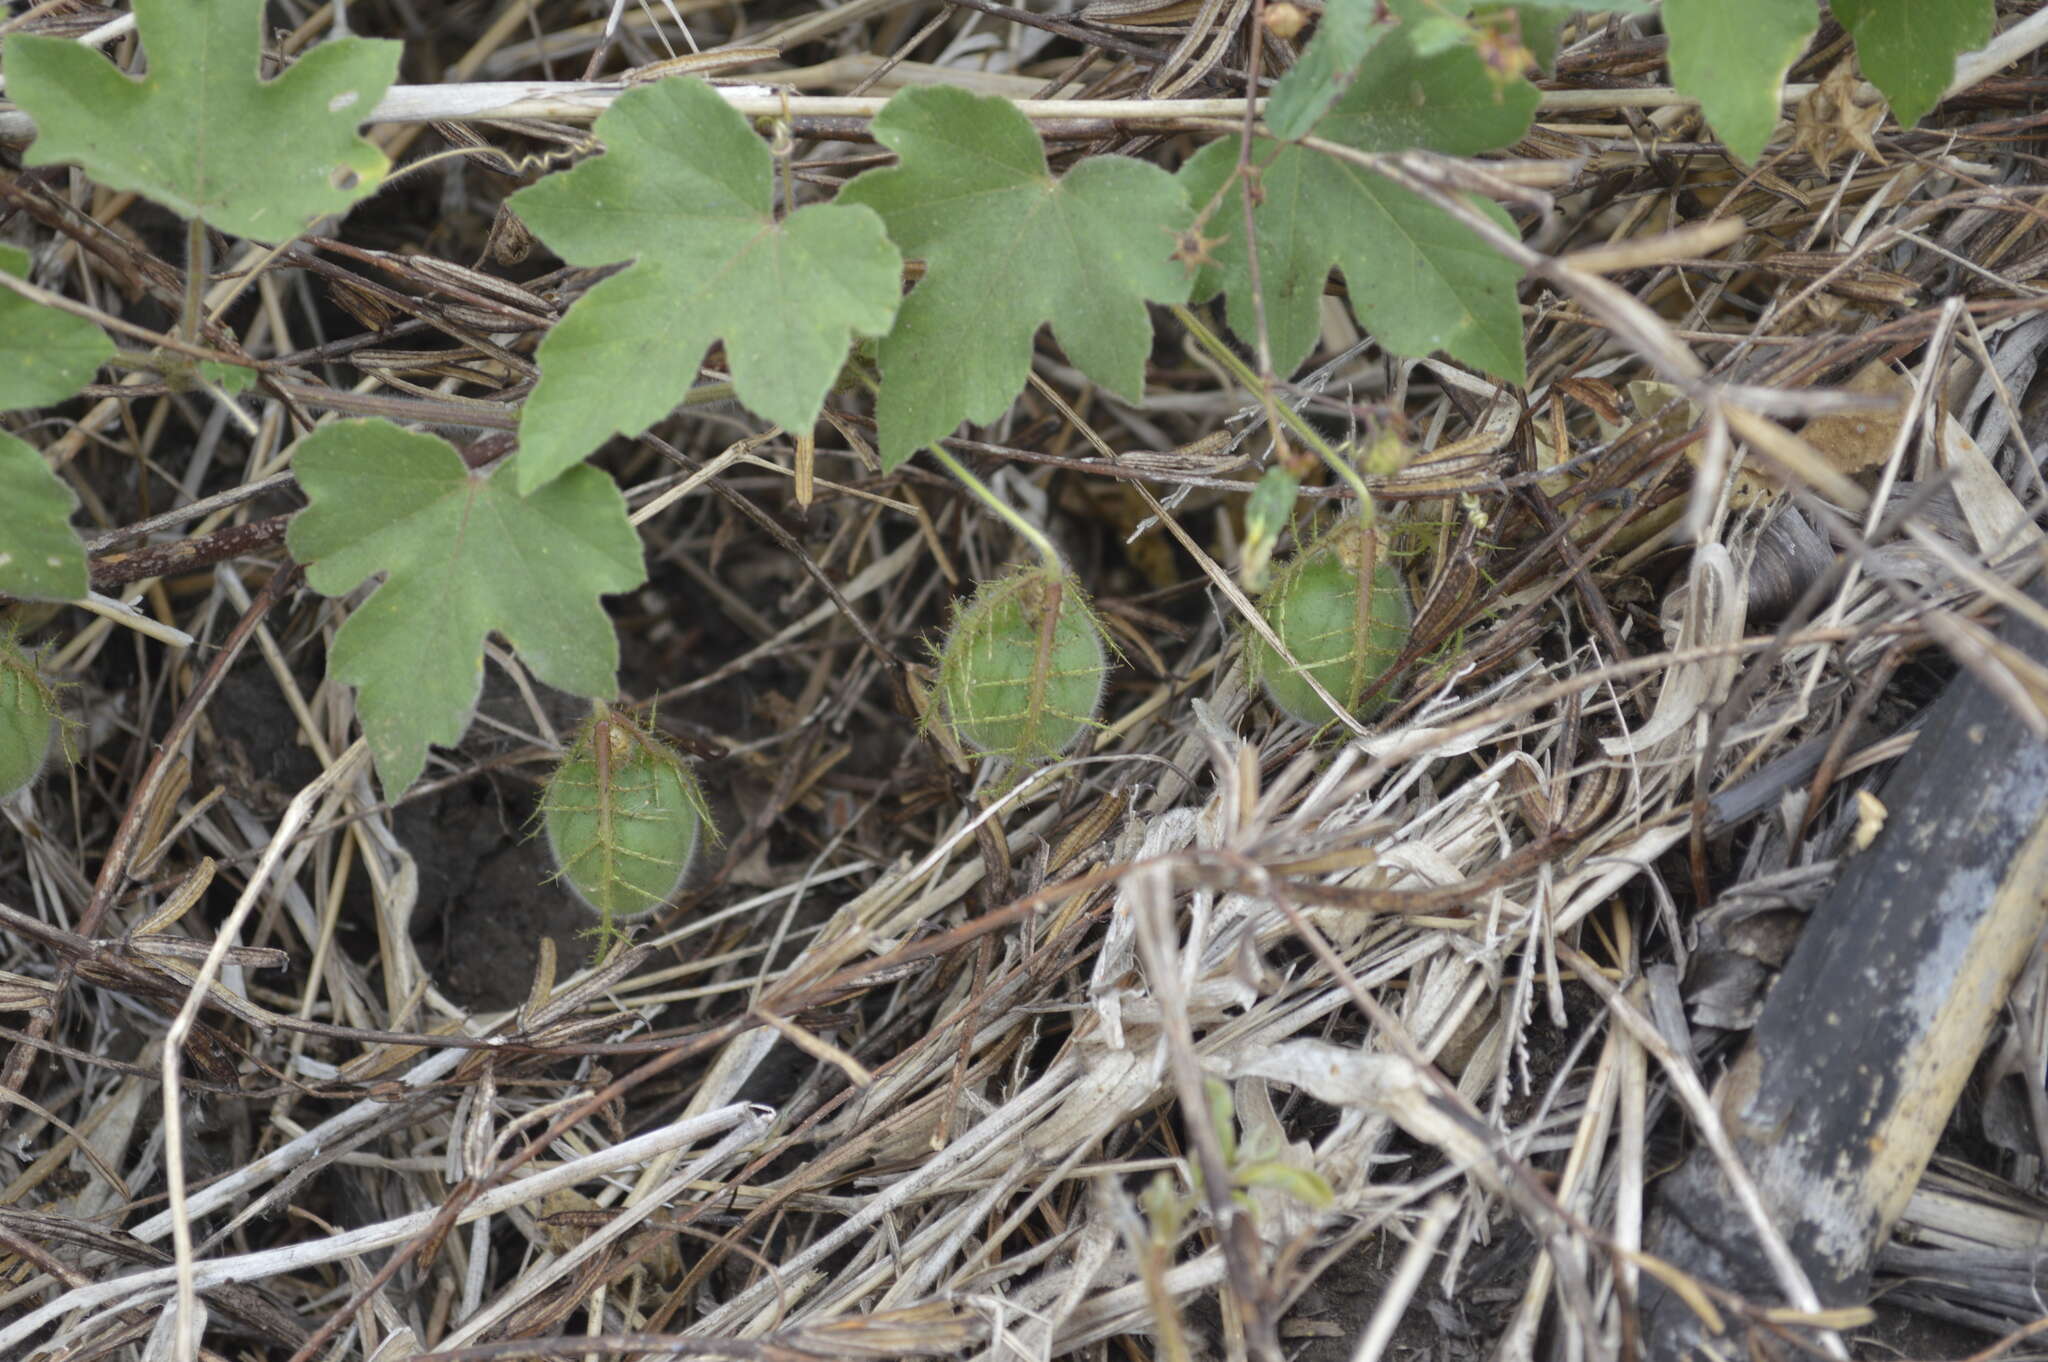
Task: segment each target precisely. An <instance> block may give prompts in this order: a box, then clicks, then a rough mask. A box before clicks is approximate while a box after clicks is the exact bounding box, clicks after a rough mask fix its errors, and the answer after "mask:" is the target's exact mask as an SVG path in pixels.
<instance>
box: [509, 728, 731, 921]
mask: <svg viewBox="0 0 2048 1362" xmlns="http://www.w3.org/2000/svg"><path fill="white" fill-rule="evenodd" d="M541 822H542V826H543V827H545V828H546V829H547V835H548V850H549V851H550V852H552V853H553V854H554V858H555V865H556V866H557V867H559V868H560V871H561V877H562V878H563V879H564V880H566V881H567V882H568V884H569V887H570V888H571V889H573V890H574V891H575V892H576V897H577V898H579V899H581V900H582V901H583V903H584V905H585V906H586V907H588V908H589V909H590V910H591V911H592V912H594V913H596V914H598V916H599V917H601V918H602V919H603V921H604V926H603V928H602V929H601V930H603V931H607V932H609V931H610V930H611V924H612V921H613V919H615V918H622V917H637V916H639V915H640V914H642V913H648V912H652V911H653V910H654V909H656V908H659V907H660V906H661V905H662V904H663V903H664V902H666V901H667V900H668V897H669V895H671V894H673V893H675V891H676V886H677V885H679V884H681V883H682V882H683V872H685V871H686V870H688V869H689V868H690V862H691V861H692V860H694V859H695V858H696V855H697V845H698V843H699V842H701V841H702V840H703V836H704V833H705V831H706V829H708V828H709V827H710V825H711V816H710V812H709V810H708V809H706V808H705V805H704V793H703V791H702V790H701V789H699V788H698V785H697V778H696V777H695V776H693V775H692V774H690V770H689V768H688V767H686V766H685V765H684V764H683V759H682V757H681V756H680V755H678V754H677V753H676V751H675V749H673V748H672V747H670V746H669V745H668V744H667V743H666V742H665V741H663V740H662V739H661V738H660V737H659V736H658V735H656V734H655V733H654V731H653V730H652V729H651V728H649V727H646V726H643V725H642V724H640V723H639V722H638V721H636V720H635V719H633V718H632V717H630V716H629V715H625V714H622V713H620V712H618V711H617V710H614V709H612V708H611V707H609V706H607V705H599V706H598V707H597V712H596V713H595V714H594V715H593V716H592V717H591V719H590V721H589V722H588V723H586V724H584V726H583V728H582V731H581V732H579V733H578V734H577V735H576V741H575V743H574V744H573V745H572V746H571V747H570V748H569V755H568V756H567V757H565V758H564V759H563V761H562V764H561V765H560V766H558V767H556V768H555V773H554V775H552V776H551V777H549V778H548V784H547V789H546V791H545V792H544V793H543V794H542V795H541Z"/></svg>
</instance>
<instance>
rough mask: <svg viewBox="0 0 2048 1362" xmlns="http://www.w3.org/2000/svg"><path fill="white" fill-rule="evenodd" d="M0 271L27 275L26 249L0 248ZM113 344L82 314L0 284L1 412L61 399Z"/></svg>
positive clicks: (75, 388)
mask: <svg viewBox="0 0 2048 1362" xmlns="http://www.w3.org/2000/svg"><path fill="white" fill-rule="evenodd" d="M0 272H4V273H7V274H11V275H13V276H14V277H15V278H16V279H27V278H28V252H26V251H23V250H18V249H16V248H15V247H13V246H0ZM113 353H114V343H113V342H112V341H110V340H108V339H107V333H106V332H104V331H102V330H100V329H99V328H98V327H97V326H94V325H93V324H92V323H91V322H89V321H87V320H86V319H85V318H83V317H74V316H72V315H71V314H70V313H68V312H59V311H57V310H56V309H55V308H51V307H44V306H43V305H42V304H40V303H33V302H30V301H29V300H28V299H26V298H24V297H22V296H21V295H20V294H19V293H15V292H13V291H11V290H9V289H5V288H0V411H6V410H9V409H11V408H14V407H45V406H48V405H49V404H50V403H52V402H62V401H63V400H64V399H65V398H67V397H69V396H71V394H73V393H75V392H77V391H78V390H79V389H80V388H82V387H84V386H85V385H86V384H88V383H90V382H92V376H93V374H94V373H95V372H97V371H98V369H99V367H100V365H102V364H104V363H106V361H107V356H109V355H111V354H113Z"/></svg>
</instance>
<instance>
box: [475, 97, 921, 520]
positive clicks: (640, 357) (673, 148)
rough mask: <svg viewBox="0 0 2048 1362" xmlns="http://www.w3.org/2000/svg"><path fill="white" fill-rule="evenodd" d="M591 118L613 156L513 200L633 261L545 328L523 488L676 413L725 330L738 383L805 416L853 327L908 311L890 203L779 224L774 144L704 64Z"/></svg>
mask: <svg viewBox="0 0 2048 1362" xmlns="http://www.w3.org/2000/svg"><path fill="white" fill-rule="evenodd" d="M596 133H597V136H598V138H599V139H600V140H601V141H602V142H603V143H604V145H605V151H604V154H603V155H601V156H597V157H593V158H591V159H590V160H587V161H585V162H583V163H582V164H580V165H578V166H576V167H575V168H574V169H572V170H568V171H565V172H563V173H562V174H559V175H550V176H548V177H547V178H546V179H543V180H541V181H540V182H539V183H538V184H535V185H533V186H531V187H530V188H527V189H522V190H520V191H519V192H518V193H517V194H514V195H513V196H512V198H511V200H510V203H511V206H512V208H513V210H514V211H515V212H517V213H518V214H519V215H520V217H521V218H523V219H524V220H525V222H526V224H527V226H529V227H531V228H532V229H533V231H534V233H535V234H536V235H537V236H539V237H540V239H541V240H542V241H544V242H546V243H547V245H548V246H549V248H550V249H552V250H553V251H554V252H555V253H556V254H557V255H559V256H561V257H562V259H564V260H566V261H568V262H569V263H570V264H572V265H578V266H584V267H594V266H599V265H609V264H613V263H615V262H617V261H620V260H633V261H634V262H635V263H634V264H633V265H632V266H631V267H629V268H628V269H626V270H625V271H623V272H622V273H620V274H617V275H614V276H613V277H612V278H610V279H607V280H605V281H604V282H603V283H600V284H599V285H597V286H596V287H595V288H593V289H591V290H590V291H589V292H588V293H586V294H584V295H583V297H582V298H580V299H578V300H577V302H576V303H575V305H574V306H572V307H571V308H570V309H569V313H568V315H567V316H565V317H564V318H562V320H561V321H560V322H558V323H556V324H555V326H554V329H553V330H551V331H549V332H548V335H547V339H546V340H544V341H542V342H541V346H540V353H539V360H540V383H539V385H538V386H537V387H535V388H534V390H533V395H532V396H530V397H529V398H527V400H526V407H525V410H524V411H522V412H521V413H520V418H519V443H520V452H519V455H518V457H517V459H516V460H515V463H516V465H517V469H518V476H519V487H520V490H521V491H526V492H530V491H532V490H533V489H534V488H536V487H538V486H540V485H541V484H542V483H544V482H547V481H548V480H549V479H551V478H553V477H555V476H556V475H558V474H559V473H561V471H562V470H563V469H565V468H570V467H572V466H574V465H575V464H576V463H577V462H579V461H580V460H581V459H582V458H583V457H584V456H585V455H586V454H588V453H590V451H591V450H593V449H595V448H597V446H598V445H600V444H602V443H603V442H604V441H605V440H606V439H608V438H609V437H610V436H611V435H613V434H614V433H620V434H628V435H631V434H635V433H637V432H639V431H641V430H644V429H646V428H647V427H648V426H650V425H652V424H653V423H654V422H656V421H658V420H660V419H661V418H662V417H663V416H666V415H667V414H668V413H669V411H670V410H671V409H673V408H674V407H675V405H676V404H677V403H678V402H680V401H681V400H682V398H683V395H684V394H685V393H686V392H687V391H688V390H689V387H690V384H691V381H692V380H693V379H694V378H695V377H696V373H697V366H698V364H699V363H700V362H701V361H702V360H703V358H704V352H705V351H706V350H708V349H709V348H710V346H711V343H712V342H713V341H714V340H717V339H720V338H723V339H724V341H725V352H726V360H727V363H728V365H729V367H730V368H731V370H732V379H733V389H734V392H735V393H736V394H737V395H738V397H739V400H740V401H741V402H743V403H745V404H746V406H747V407H748V408H749V409H750V410H752V411H753V412H754V413H755V415H757V416H760V417H763V418H764V419H766V420H769V421H773V422H775V423H776V424H777V425H779V426H782V427H783V428H785V429H787V430H791V431H796V432H801V433H808V432H809V430H810V428H811V426H812V425H813V424H815V423H816V421H817V419H818V412H819V411H820V409H821V408H822V407H823V406H824V403H825V395H826V394H827V393H828V392H830V391H831V388H832V384H833V381H834V380H835V379H836V378H838V376H839V371H840V368H841V366H842V365H843V364H844V363H845V360H846V351H847V346H848V345H849V343H850V341H851V338H852V337H853V336H856V335H858V336H878V335H880V334H882V333H883V332H885V331H887V330H888V329H889V323H890V321H891V319H892V318H894V316H895V315H896V304H897V299H898V297H899V295H900V293H901V290H902V278H903V261H902V258H901V257H900V256H898V255H897V253H896V248H895V247H894V246H892V245H890V244H889V239H888V237H887V235H886V234H885V233H884V232H883V230H882V223H881V220H880V219H879V218H877V217H876V216H875V215H874V214H873V213H871V212H869V211H868V210H867V209H865V208H855V207H849V206H847V205H844V204H813V205H810V206H808V207H804V208H799V209H798V210H797V211H796V212H794V213H792V214H790V215H789V216H788V217H787V218H785V219H784V220H782V221H781V222H779V223H778V222H777V221H776V220H775V216H774V202H775V165H774V157H773V156H772V155H771V154H770V153H769V150H768V147H767V144H766V143H764V142H763V141H762V140H761V138H760V137H759V136H757V135H756V134H755V132H754V131H753V129H752V128H750V127H748V126H747V121H746V119H744V118H742V117H741V116H740V115H739V114H738V113H737V112H735V111H734V110H733V108H732V106H731V105H729V104H727V103H726V102H725V100H724V99H723V98H721V97H720V96H719V94H718V93H717V92H716V91H714V90H713V89H712V88H711V87H710V86H708V85H706V84H705V83H704V82H703V81H701V80H697V79H695V78H671V79H668V80H663V81H658V82H656V83H655V84H653V85H649V86H645V87H642V88H639V89H633V90H628V91H627V92H626V93H625V94H623V95H621V96H619V98H618V100H617V101H616V102H614V103H613V105H612V106H611V108H609V109H607V110H606V111H605V113H604V115H603V116H602V117H600V118H599V119H598V120H597V126H596Z"/></svg>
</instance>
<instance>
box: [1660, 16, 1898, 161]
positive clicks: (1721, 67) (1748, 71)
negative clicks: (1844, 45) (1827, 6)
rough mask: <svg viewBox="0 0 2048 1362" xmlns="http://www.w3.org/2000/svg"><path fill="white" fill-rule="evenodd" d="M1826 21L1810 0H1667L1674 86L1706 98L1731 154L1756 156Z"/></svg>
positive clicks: (1701, 99)
mask: <svg viewBox="0 0 2048 1362" xmlns="http://www.w3.org/2000/svg"><path fill="white" fill-rule="evenodd" d="M1924 2H1925V0H1911V3H1916V4H1918V3H1924ZM1819 26H1820V12H1819V10H1818V9H1817V8H1816V7H1815V6H1813V5H1811V4H1809V3H1807V0H1665V3H1664V32H1665V33H1666V34H1668V35H1669V37H1670V43H1671V58H1670V61H1671V83H1672V84H1673V85H1675V86H1677V87H1678V89H1679V91H1680V92H1681V93H1683V94H1688V95H1691V96H1692V97H1693V98H1695V99H1697V100H1699V102H1700V110H1701V112H1703V113H1705V114H1706V116H1707V122H1708V123H1710V124H1712V125H1713V128H1714V132H1715V135H1717V136H1718V137H1719V138H1720V139H1721V140H1722V141H1723V142H1725V143H1726V144H1727V146H1728V150H1729V151H1731V152H1733V153H1734V154H1735V155H1736V156H1737V157H1739V158H1741V159H1742V160H1744V161H1754V160H1755V159H1756V158H1757V157H1758V156H1760V155H1762V154H1763V149H1764V147H1765V145H1766V144H1767V143H1769V142H1770V140H1771V133H1772V131H1773V130H1774V129H1775V128H1776V127H1777V126H1778V108H1779V98H1778V92H1779V90H1780V89H1781V88H1782V87H1783V85H1784V83H1785V72H1787V71H1788V70H1790V69H1791V67H1792V63H1793V62H1795V61H1797V60H1798V59H1799V54H1800V53H1801V52H1803V51H1805V50H1806V44H1807V41H1808V40H1809V39H1810V38H1812V37H1813V31H1814V29H1816V28H1818V27H1819Z"/></svg>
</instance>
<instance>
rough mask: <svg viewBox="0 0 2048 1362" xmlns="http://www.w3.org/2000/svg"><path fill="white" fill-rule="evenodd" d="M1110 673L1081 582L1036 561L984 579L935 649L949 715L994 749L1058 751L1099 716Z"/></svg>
mask: <svg viewBox="0 0 2048 1362" xmlns="http://www.w3.org/2000/svg"><path fill="white" fill-rule="evenodd" d="M1108 671H1109V662H1108V658H1107V656H1106V654H1105V652H1104V649H1103V644H1102V628H1101V626H1100V625H1098V624H1096V622H1095V616H1094V614H1093V613H1092V612H1091V611H1090V610H1089V608H1088V597H1087V594H1086V593H1085V592H1083V591H1082V589H1081V586H1080V584H1079V583H1078V582H1076V581H1074V579H1073V578H1071V577H1067V576H1065V575H1063V574H1061V573H1057V572H1054V571H1053V570H1052V569H1051V568H1049V567H1044V566H1038V565H1033V566H1031V567H1026V568H1020V569H1018V570H1017V571H1015V572H1012V573H1010V574H1009V575H1008V576H1005V577H998V578H996V579H995V580H993V581H990V582H986V583H984V584H983V585H982V587H981V589H980V590H979V591H977V592H975V593H974V599H973V600H972V601H970V602H968V604H967V605H966V606H965V607H964V608H963V609H962V610H961V611H960V613H959V616H958V617H957V618H956V619H955V620H954V621H953V631H952V633H951V635H950V636H949V637H948V638H947V640H946V646H945V648H944V650H943V651H942V652H941V653H940V656H939V689H940V691H941V692H942V693H943V695H944V698H945V705H946V718H947V720H948V721H949V722H950V723H951V724H952V726H953V732H954V734H955V735H956V736H958V737H959V739H960V741H961V742H963V743H965V744H967V745H968V746H970V747H974V748H978V749H979V750H981V751H983V752H987V753H991V754H993V755H996V756H1004V757H1015V758H1019V759H1022V760H1033V759H1040V758H1045V757H1056V756H1058V755H1059V754H1060V753H1061V752H1064V751H1066V750H1067V748H1069V747H1071V746H1072V745H1073V743H1074V740H1075V739H1077V738H1079V737H1080V736H1081V735H1082V734H1083V733H1085V732H1086V731H1087V730H1088V729H1089V728H1090V727H1091V726H1093V724H1094V723H1095V715H1096V712H1097V711H1098V710H1099V709H1100V707H1101V705H1102V681H1103V677H1104V676H1105V675H1106V674H1107V673H1108Z"/></svg>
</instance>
